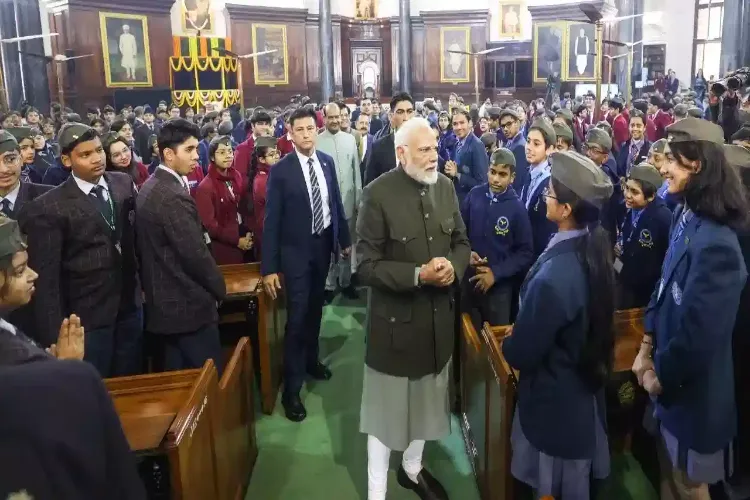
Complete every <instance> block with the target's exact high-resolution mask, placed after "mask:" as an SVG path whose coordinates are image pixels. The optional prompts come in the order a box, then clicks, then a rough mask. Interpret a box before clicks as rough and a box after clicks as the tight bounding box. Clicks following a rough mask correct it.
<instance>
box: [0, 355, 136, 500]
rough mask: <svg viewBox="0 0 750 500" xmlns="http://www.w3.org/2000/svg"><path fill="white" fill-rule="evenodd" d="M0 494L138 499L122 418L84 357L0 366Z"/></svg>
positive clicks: (6, 496) (41, 499)
mask: <svg viewBox="0 0 750 500" xmlns="http://www.w3.org/2000/svg"><path fill="white" fill-rule="evenodd" d="M0 376H2V380H3V384H2V387H1V388H0V404H1V405H2V408H3V409H4V410H3V412H2V415H1V416H0V461H2V464H3V474H2V475H0V496H2V498H15V497H13V496H9V495H11V493H18V492H21V491H25V493H26V494H27V495H24V496H22V497H21V498H35V499H37V500H43V499H51V498H61V499H62V498H90V499H93V498H108V499H111V500H144V499H145V498H146V492H145V491H144V487H143V483H142V481H141V479H140V477H139V476H138V470H137V467H136V459H135V456H134V454H132V453H131V452H130V448H129V446H128V442H127V440H126V439H125V434H124V433H123V431H122V426H121V424H120V419H119V417H118V415H117V412H116V411H115V408H114V405H113V404H112V399H111V398H110V396H109V393H108V392H107V388H106V387H105V386H104V382H103V381H102V379H101V377H100V376H99V374H98V373H97V371H96V370H95V369H94V367H93V366H91V365H90V364H88V363H81V362H80V361H73V360H71V361H57V360H52V361H50V362H45V363H27V364H25V365H22V366H13V367H6V368H3V369H2V370H0Z"/></svg>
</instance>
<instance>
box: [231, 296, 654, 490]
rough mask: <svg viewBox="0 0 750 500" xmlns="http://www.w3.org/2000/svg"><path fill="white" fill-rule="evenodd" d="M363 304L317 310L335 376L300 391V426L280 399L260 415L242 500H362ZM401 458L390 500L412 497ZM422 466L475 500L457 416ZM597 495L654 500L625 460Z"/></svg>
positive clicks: (617, 460)
mask: <svg viewBox="0 0 750 500" xmlns="http://www.w3.org/2000/svg"><path fill="white" fill-rule="evenodd" d="M362 295H363V296H364V293H362ZM364 302H365V301H364V298H363V299H362V300H360V301H359V302H351V301H346V300H343V299H342V298H341V297H337V299H336V300H335V302H334V305H333V306H329V307H326V308H325V309H324V310H323V312H324V314H323V326H322V329H321V330H322V333H321V342H320V345H321V357H322V358H323V360H324V362H326V363H327V364H328V365H329V367H330V368H331V371H332V372H333V378H332V379H331V380H329V381H327V382H318V383H310V384H308V386H307V388H306V389H305V390H303V394H302V398H303V401H304V404H305V406H306V408H307V419H305V421H304V422H302V423H299V424H297V423H293V422H290V421H288V420H287V419H286V418H285V417H284V414H283V408H282V406H281V402H280V401H277V404H276V409H275V411H274V414H273V415H270V416H269V415H262V416H259V420H258V423H257V426H256V433H257V436H258V446H259V449H260V452H259V456H258V461H257V463H256V465H255V469H254V471H253V476H252V479H251V481H250V487H249V488H248V492H247V496H246V499H247V500H366V499H367V444H366V443H367V440H366V436H364V435H363V434H361V433H360V432H359V406H360V398H361V395H362V373H363V369H364V353H365V345H364V331H363V324H364V321H365V307H364ZM400 460H401V454H400V453H392V454H391V468H390V474H389V480H388V499H389V500H415V499H416V498H417V496H416V495H415V494H414V493H412V492H410V491H408V490H405V489H403V488H401V487H400V486H399V485H398V483H397V482H396V477H395V471H396V470H397V468H398V465H399V463H400ZM424 463H425V466H426V467H427V468H428V469H429V470H430V471H431V472H432V473H433V474H434V475H435V476H436V477H437V478H438V479H440V481H441V482H442V483H443V485H444V486H445V488H446V490H447V491H448V494H449V496H450V498H451V499H452V500H479V494H478V492H477V488H476V483H475V481H474V476H473V474H472V470H471V465H470V463H469V459H468V457H467V455H466V452H465V450H464V444H463V439H462V437H461V429H460V427H459V424H458V421H457V419H455V418H454V420H453V426H452V433H451V435H450V436H448V437H446V438H445V439H443V440H441V441H439V442H428V443H427V445H426V446H425V457H424ZM601 493H602V494H600V495H599V498H600V499H601V500H605V499H606V500H657V499H658V496H657V495H656V493H655V492H654V491H653V489H652V488H651V486H650V485H649V484H648V482H647V480H646V479H645V477H644V475H643V473H642V471H641V470H640V467H639V466H638V464H637V462H636V461H635V460H633V459H632V457H631V456H629V455H624V456H615V457H613V458H612V474H611V476H610V478H609V480H608V481H607V483H606V485H605V487H604V488H603V491H602V492H601ZM508 500H516V499H508Z"/></svg>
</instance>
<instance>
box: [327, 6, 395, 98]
mask: <svg viewBox="0 0 750 500" xmlns="http://www.w3.org/2000/svg"><path fill="white" fill-rule="evenodd" d="M340 22H341V88H342V91H343V93H344V97H359V96H357V95H354V87H353V86H354V81H355V80H354V78H353V73H352V71H353V66H352V64H353V61H352V49H353V48H377V49H380V53H381V63H380V89H379V90H380V94H381V95H383V96H388V95H390V92H391V83H390V82H391V73H392V71H391V64H392V60H391V54H390V52H391V48H390V45H391V37H390V30H391V24H390V21H388V20H384V19H378V20H373V21H370V20H357V19H349V18H341V21H340ZM334 26H335V25H334ZM337 87H338V86H337Z"/></svg>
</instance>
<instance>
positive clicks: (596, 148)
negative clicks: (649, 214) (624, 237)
mask: <svg viewBox="0 0 750 500" xmlns="http://www.w3.org/2000/svg"><path fill="white" fill-rule="evenodd" d="M583 149H584V152H585V153H586V155H587V156H588V157H589V158H590V159H591V160H592V161H593V162H594V163H595V164H596V165H597V166H598V167H599V168H601V169H602V172H604V173H605V174H606V175H607V177H609V180H610V182H612V186H613V191H612V196H611V197H610V199H609V200H608V201H607V203H605V204H604V205H603V206H602V209H601V211H600V212H599V214H600V216H601V218H602V227H603V228H604V229H606V230H607V232H609V237H610V241H611V242H612V245H611V246H610V248H614V246H615V244H616V243H617V233H618V231H619V230H620V227H621V226H622V221H623V220H624V219H625V202H624V201H623V196H622V187H621V186H620V180H619V178H618V177H617V172H616V170H617V167H616V165H615V163H614V161H613V160H611V151H612V137H611V136H610V134H608V133H607V131H606V130H605V129H603V128H596V127H595V128H592V129H591V130H589V131H588V132H587V133H586V142H585V143H584V145H583Z"/></svg>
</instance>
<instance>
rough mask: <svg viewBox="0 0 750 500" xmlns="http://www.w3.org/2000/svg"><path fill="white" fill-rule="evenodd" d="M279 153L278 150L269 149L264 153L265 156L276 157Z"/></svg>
mask: <svg viewBox="0 0 750 500" xmlns="http://www.w3.org/2000/svg"><path fill="white" fill-rule="evenodd" d="M279 156H281V154H280V153H279V152H278V151H269V152H268V153H266V156H265V158H278V157H279Z"/></svg>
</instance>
